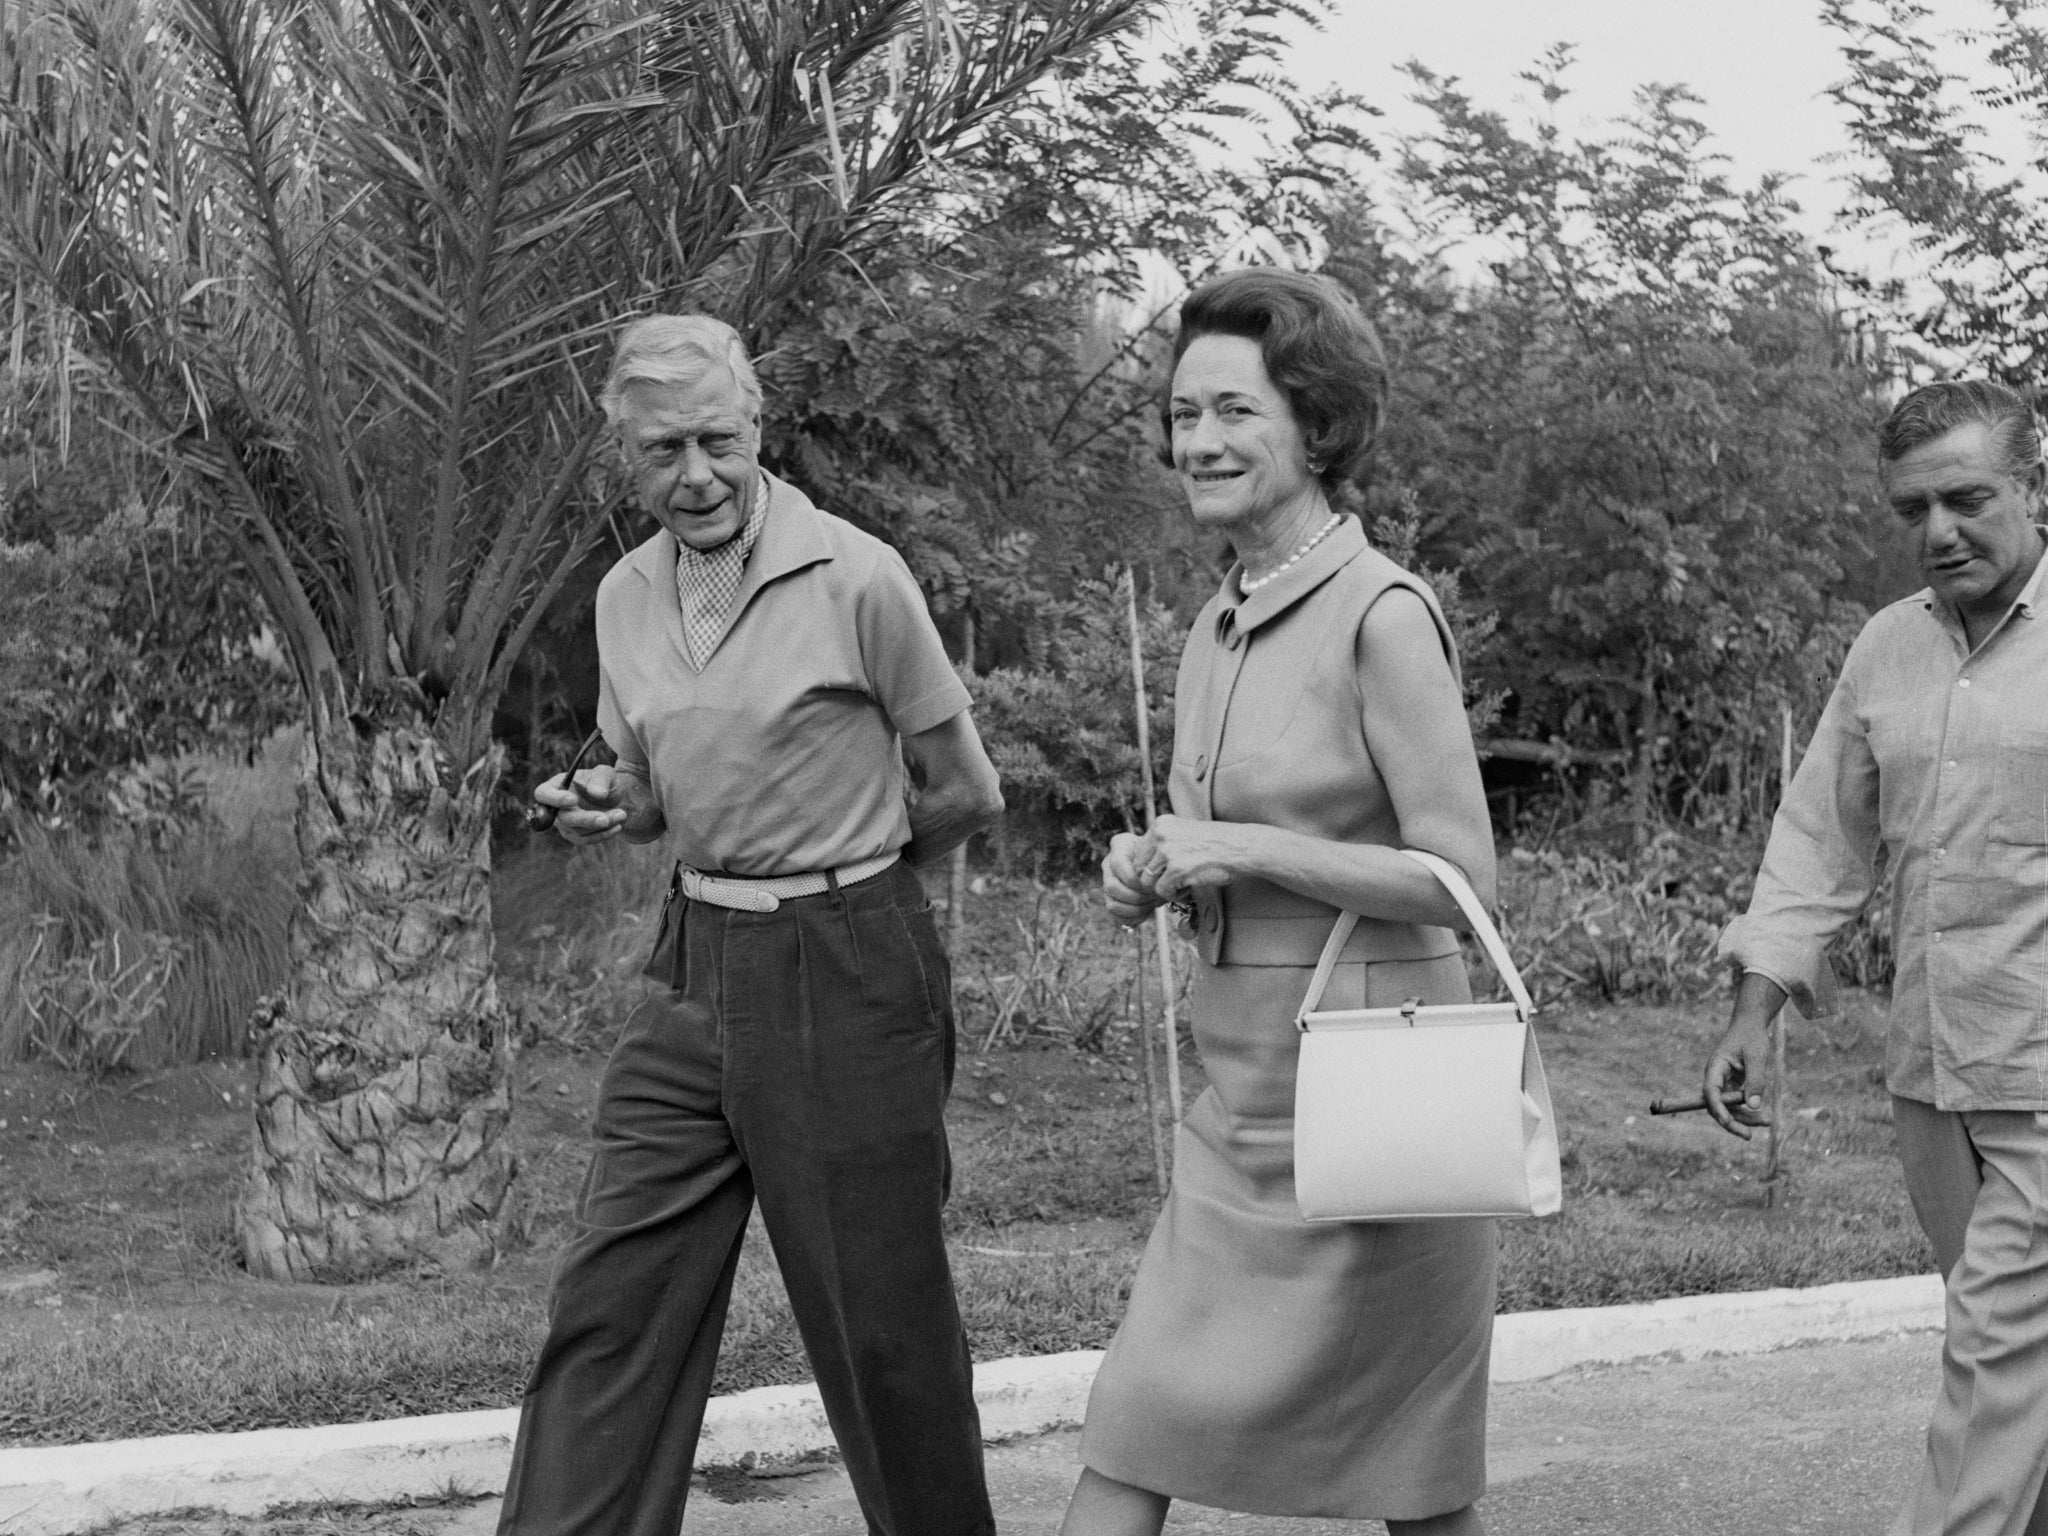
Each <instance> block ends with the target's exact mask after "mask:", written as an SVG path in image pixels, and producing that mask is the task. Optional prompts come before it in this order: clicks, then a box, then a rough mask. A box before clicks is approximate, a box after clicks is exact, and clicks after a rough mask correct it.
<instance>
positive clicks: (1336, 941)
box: [1295, 848, 1536, 1028]
mask: <svg viewBox="0 0 2048 1536" xmlns="http://www.w3.org/2000/svg"><path fill="white" fill-rule="evenodd" d="M1400 851H1401V852H1402V853H1404V854H1406V855H1407V856H1408V857H1409V858H1411V859H1413V860H1414V861H1415V862H1416V863H1418V864H1420V865H1421V866H1422V867H1423V868H1424V869H1426V870H1428V871H1429V872H1430V873H1431V874H1432V875H1435V876H1436V877H1437V879H1438V880H1439V881H1440V882H1442V884H1443V888H1444V889H1445V890H1447V891H1449V892H1450V893H1451V900H1453V901H1455V902H1456V903H1457V904H1458V910H1459V911H1460V912H1462V913H1464V914H1465V921H1466V922H1468V923H1470V924H1471V925H1472V931H1473V932H1474V933H1475V934H1477V935H1478V936H1479V942H1480V944H1481V945H1483V946H1484V947H1485V950H1486V958H1487V959H1489V960H1491V961H1492V962H1493V968H1494V970H1495V971H1497V972H1498V973H1499V975H1500V979H1501V980H1502V981H1504V982H1506V983H1507V984H1508V995H1509V996H1511V997H1512V998H1514V1000H1515V1011H1516V1012H1517V1013H1518V1014H1520V1015H1521V1018H1522V1022H1523V1023H1525V1024H1526V1023H1527V1022H1528V1021H1529V1017H1530V1015H1531V1014H1533V1013H1535V1011H1536V1005H1535V1003H1533V1002H1532V1001H1530V998H1529V989H1528V988H1527V987H1525V986H1523V985H1522V973H1521V972H1520V971H1518V970H1516V969H1515V962H1514V958H1513V957H1512V956H1511V955H1509V954H1508V947H1507V944H1506V943H1505V942H1504V941H1503V940H1502V938H1501V936H1500V930H1499V929H1498V928H1496V927H1494V926H1493V919H1492V918H1490V917H1488V916H1487V915H1486V908H1485V907H1484V906H1482V905H1480V901H1479V897H1478V895H1477V893H1475V892H1474V891H1473V889H1472V887H1471V886H1470V885H1469V884H1467V883H1466V880H1465V877H1464V876H1463V875H1462V874H1460V873H1459V872H1458V866H1457V865H1455V864H1453V863H1451V862H1450V861H1449V860H1448V859H1440V858H1438V857H1437V856H1436V855H1435V854H1433V853H1424V852H1422V851H1421V850H1420V849H1419V848H1403V849H1401V850H1400ZM1357 926H1358V914H1357V913H1356V912H1339V913H1338V914H1337V922H1336V926H1335V927H1333V928H1331V930H1330V937H1329V940H1328V941H1327V942H1326V943H1325V944H1324V945H1323V954H1322V958H1321V959H1319V960H1318V961H1316V973H1315V975H1314V976H1313V977H1311V978H1310V980H1309V984H1308V994H1307V995H1306V996H1305V997H1303V998H1302V1000H1301V1011H1300V1012H1299V1013H1297V1014H1296V1015H1295V1024H1296V1026H1297V1027H1300V1028H1306V1027H1307V1019H1308V1016H1309V1015H1310V1014H1311V1013H1313V1012H1315V1008H1316V1004H1318V1003H1320V1002H1321V1001H1322V1000H1323V989H1324V988H1325V987H1327V986H1328V985H1329V984H1330V974H1331V972H1333V971H1335V970H1336V969H1337V957H1338V956H1339V955H1340V954H1342V953H1343V952H1344V945H1345V944H1346V942H1347V941H1349V939H1350V938H1351V930H1352V929H1354V928H1356V927H1357Z"/></svg>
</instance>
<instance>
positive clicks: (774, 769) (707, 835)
mask: <svg viewBox="0 0 2048 1536" xmlns="http://www.w3.org/2000/svg"><path fill="white" fill-rule="evenodd" d="M766 478H767V482H768V515H767V521H766V523H765V524H764V526H763V527H762V529H761V537H760V542H759V543H757V544H756V545H755V546H754V551H753V553H752V554H751V555H749V556H748V558H747V568H746V575H745V577H744V579H743V580H742V581H741V583H740V591H739V596H738V597H737V598H736V599H735V600H734V601H733V604H732V607H731V609H730V610H729V612H728V614H727V618H726V625H725V630H724V633H723V634H722V635H721V636H720V637H719V640H718V644H717V646H716V647H715V649H713V651H712V652H711V654H710V656H709V657H707V658H706V659H705V662H704V666H703V669H702V670H701V671H699V670H698V669H696V668H694V667H692V666H691V665H690V662H689V659H688V654H687V652H686V650H685V646H684V639H683V614H682V605H681V603H680V601H679V600H678V597H677V593H676V578H675V571H676V539H675V536H674V535H673V534H671V533H668V532H666V531H663V532H661V533H658V534H656V535H655V536H654V537H653V538H651V539H649V540H648V541H647V542H646V543H644V544H642V545H641V546H640V547H639V548H638V549H635V550H634V551H632V553H630V554H628V555H627V556H626V557H625V558H624V559H622V560H621V561H619V563H618V564H617V565H615V566H613V567H612V568H611V570H610V571H609V572H608V573H607V574H606V576H605V578H604V581H603V583H602V584H601V585H600V586H599V587H598V589H597V651H598V701H597V720H598V725H599V726H600V727H601V728H602V729H603V731H604V736H605V740H606V741H607V742H608V743H609V744H610V746H611V748H612V750H613V751H614V752H615V753H617V754H618V760H619V767H620V769H621V770H623V771H624V772H627V773H637V774H640V775H642V776H643V777H645V778H647V779H648V781H649V782H650V783H651V784H652V786H653V789H654V793H655V796H656V798H657V799H658V800H659V801H660V803H661V810H662V815H663V816H664V818H666V820H667V822H668V834H667V842H668V847H669V851H670V852H671V853H672V854H673V856H674V857H675V858H677V859H679V860H681V861H682V862H683V863H684V864H687V865H690V866H691V867H693V868H696V869H703V870H715V871H719V872H721V873H724V874H730V875H745V876H749V877H752V878H755V879H765V878H768V877H770V876H774V875H793V874H802V873H807V872H811V871H818V870H826V869H836V868H839V867H841V866H844V865H847V864H852V863H856V862H858V861H860V860H862V859H868V858H873V857H875V856H876V855H878V854H883V853H892V852H894V851H896V850H897V849H900V848H901V847H903V845H904V844H905V843H907V842H909V841H910V817H909V813H908V810H907V808H906V806H905V803H904V789H905V770H904V765H903V754H902V750H901V746H900V742H899V737H900V736H915V735H917V734H918V733H919V732H921V731H928V730H930V729H931V728H932V727H934V726H937V725H942V724H944V723H945V722H946V721H948V720H950V719H952V718H953V717H954V716H955V715H957V714H959V713H960V712H961V711H962V710H964V709H966V708H967V707H968V706H969V705H970V704H971V703H972V702H973V700H972V697H971V696H970V695H969V693H968V691H967V687H966V685H965V684H964V683H962V682H961V681H960V678H959V676H958V674H957V673H955V672H954V670H953V666H952V663H951V662H949V661H948V660H947V659H946V652H945V648H944V646H943V645H941V644H940V641H939V632H938V630H937V629H936V628H935V627H934V626H933V624H932V620H931V614H930V613H929V612H928V611H927V610H926V608H925V605H924V597H923V595H922V594H921V593H920V592H919V591H918V589H917V583H916V581H915V580H913V579H912V577H911V574H910V570H909V568H908V567H907V566H905V565H904V563H903V558H902V556H900V555H898V554H897V553H896V551H895V550H893V549H891V548H890V547H889V546H888V545H886V544H884V543H883V542H882V541H881V540H880V539H877V538H874V537H873V536H871V535H869V534H865V533H862V532H861V531H860V530H859V529H858V528H855V527H854V526H853V525H852V524H851V523H848V522H846V521H845V520H844V519H842V518H837V517H833V516H832V515H831V514H829V513H827V512H822V511H820V510H819V509H818V508H817V507H815V506H813V505H812V504H811V502H810V499H809V498H808V497H806V496H805V495H804V494H803V493H802V492H801V491H799V490H797V489H796V488H795V487H794V486H791V485H789V484H787V483H785V482H784V481H781V480H778V479H776V478H775V477H774V476H773V475H769V476H767V477H766Z"/></svg>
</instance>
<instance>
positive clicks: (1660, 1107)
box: [1650, 1088, 1763, 1115]
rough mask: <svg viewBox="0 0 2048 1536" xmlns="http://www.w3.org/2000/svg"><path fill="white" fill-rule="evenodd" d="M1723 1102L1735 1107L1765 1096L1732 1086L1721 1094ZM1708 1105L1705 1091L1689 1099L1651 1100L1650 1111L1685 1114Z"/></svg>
mask: <svg viewBox="0 0 2048 1536" xmlns="http://www.w3.org/2000/svg"><path fill="white" fill-rule="evenodd" d="M1721 1102H1722V1103H1723V1104H1725V1105H1727V1106H1728V1107H1729V1108H1730V1109H1733V1108H1734V1107H1735V1106H1736V1105H1738V1104H1761V1103H1762V1102H1763V1096H1762V1095H1761V1094H1755V1093H1751V1092H1750V1091H1749V1090H1748V1089H1747V1088H1730V1089H1729V1090H1727V1091H1726V1092H1725V1093H1723V1094H1722V1095H1721ZM1706 1107H1707V1096H1706V1094H1704V1093H1696V1094H1694V1095H1693V1096H1692V1097H1691V1098H1689V1099H1652V1100H1650V1113H1651V1114H1653V1115H1683V1114H1687V1113H1689V1112H1691V1111H1692V1110H1695V1109H1705V1108H1706Z"/></svg>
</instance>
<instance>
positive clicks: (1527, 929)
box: [1500, 827, 1891, 1002]
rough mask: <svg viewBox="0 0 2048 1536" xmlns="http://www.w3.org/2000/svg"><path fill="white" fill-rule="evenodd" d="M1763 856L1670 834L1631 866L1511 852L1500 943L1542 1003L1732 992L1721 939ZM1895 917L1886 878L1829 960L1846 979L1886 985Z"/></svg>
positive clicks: (1504, 873) (1602, 857)
mask: <svg viewBox="0 0 2048 1536" xmlns="http://www.w3.org/2000/svg"><path fill="white" fill-rule="evenodd" d="M1567 841H1568V842H1569V838H1568V839H1567ZM1762 856H1763V844H1762V840H1761V838H1758V837H1741V836H1727V837H1721V838H1716V839H1713V840H1710V841H1709V840H1701V839H1698V838H1695V837H1691V836H1688V835H1687V834H1685V833H1683V832H1681V831H1679V830H1677V829H1675V828H1671V827H1666V828H1663V829H1662V830H1660V831H1658V832H1657V833H1656V834H1655V835H1654V836H1653V837H1652V838H1651V839H1650V842H1649V844H1648V846H1647V847H1646V848H1644V849H1643V850H1642V851H1641V852H1639V853H1636V854H1632V855H1627V856H1624V855H1621V854H1617V853H1613V852H1609V851H1605V850H1603V849H1600V848H1598V847H1580V848H1578V849H1576V850H1569V851H1568V849H1566V848H1560V847H1556V846H1549V845H1546V846H1543V847H1539V848H1533V849H1532V848H1515V849H1513V850H1511V851H1510V852H1509V854H1508V856H1507V857H1506V858H1504V859H1503V860H1502V861H1501V871H1500V904H1501V910H1502V913H1503V924H1502V930H1503V934H1504V936H1505V937H1506V938H1507V941H1508V948H1509V950H1510V952H1511V953H1512V954H1513V955H1514V956H1515V962H1516V964H1517V965H1519V966H1520V967H1521V970H1522V976H1523V980H1524V981H1526V982H1527V983H1528V985H1529V989H1530V991H1531V992H1532V993H1533V994H1534V995H1535V996H1536V997H1537V999H1538V1000H1539V1001H1541V1000H1543V999H1544V998H1545V997H1546V996H1548V997H1552V998H1561V997H1566V996H1580V997H1594V998H1599V999H1601V1000H1602V1001H1609V1002H1612V1001H1619V1000H1622V999H1631V1000H1636V1001H1641V1002H1674V1001H1679V1000H1682V999H1686V998H1698V997H1704V996H1707V995H1710V994H1712V993H1714V992H1716V991H1719V990H1720V989H1721V987H1722V986H1723V985H1724V977H1725V972H1724V968H1723V967H1722V965H1721V964H1720V962H1719V961H1718V960H1717V959H1716V958H1715V951H1716V948H1717V946H1718V944H1719V942H1720V937H1721V931H1722V929H1724V928H1726V927H1727V926H1728V924H1729V923H1730V922H1731V921H1733V920H1734V919H1735V918H1736V917H1738V916H1740V915H1741V914H1742V913H1743V912H1744V911H1745V910H1746V909H1747V908H1748V905H1749V896H1750V891H1751V888H1752V887H1753V886H1754V884H1755V882H1756V869H1757V865H1758V863H1759V861H1760V860H1761V859H1762ZM1889 907H1890V880H1889V872H1888V871H1887V872H1886V878H1885V879H1883V880H1881V881H1880V883H1879V886H1878V889H1877V891H1876V893H1875V894H1874V895H1873V896H1872V897H1871V899H1870V901H1869V902H1868V903H1867V904H1866V905H1865V907H1864V910H1863V912H1862V913H1861V914H1860V915H1859V916H1858V918H1857V920H1856V922H1855V923H1854V924H1853V925H1852V926H1851V927H1850V928H1849V930H1848V931H1847V932H1846V933H1844V934H1843V935H1842V937H1841V938H1840V939H1839V940H1837V941H1836V943H1835V945H1834V946H1833V947H1832V948H1831V949H1830V951H1829V958H1830V960H1831V961H1832V963H1833V965H1834V967H1835V972H1836V974H1837V975H1838V976H1839V977H1840V978H1841V979H1842V980H1843V981H1845V982H1848V983H1850V984H1851V985H1854V986H1865V987H1878V986H1888V985H1890V983H1891V940H1890V934H1889V931H1888V927H1887V923H1888V913H1889Z"/></svg>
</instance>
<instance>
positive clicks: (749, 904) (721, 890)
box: [683, 866, 782, 912]
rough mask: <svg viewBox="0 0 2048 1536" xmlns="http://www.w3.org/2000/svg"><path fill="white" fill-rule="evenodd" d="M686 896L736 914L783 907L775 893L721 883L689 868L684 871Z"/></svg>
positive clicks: (727, 881)
mask: <svg viewBox="0 0 2048 1536" xmlns="http://www.w3.org/2000/svg"><path fill="white" fill-rule="evenodd" d="M683 894H684V895H685V896H687V897H688V898H689V899H690V900H692V901H702V902H708V903H710V904H711V905H712V906H714V907H724V908H726V909H727V910H729V911H735V912H773V911H775V910H776V909H777V908H778V907H780V906H781V905H782V898H781V897H779V896H777V895H775V893H774V892H772V891H757V890H754V889H752V888H751V887H749V886H747V885H744V884H742V883H741V882H739V881H737V880H720V879H718V878H717V877H716V876H713V875H707V874H705V873H703V872H702V871H701V870H695V869H691V868H689V867H688V866H684V868H683Z"/></svg>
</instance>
